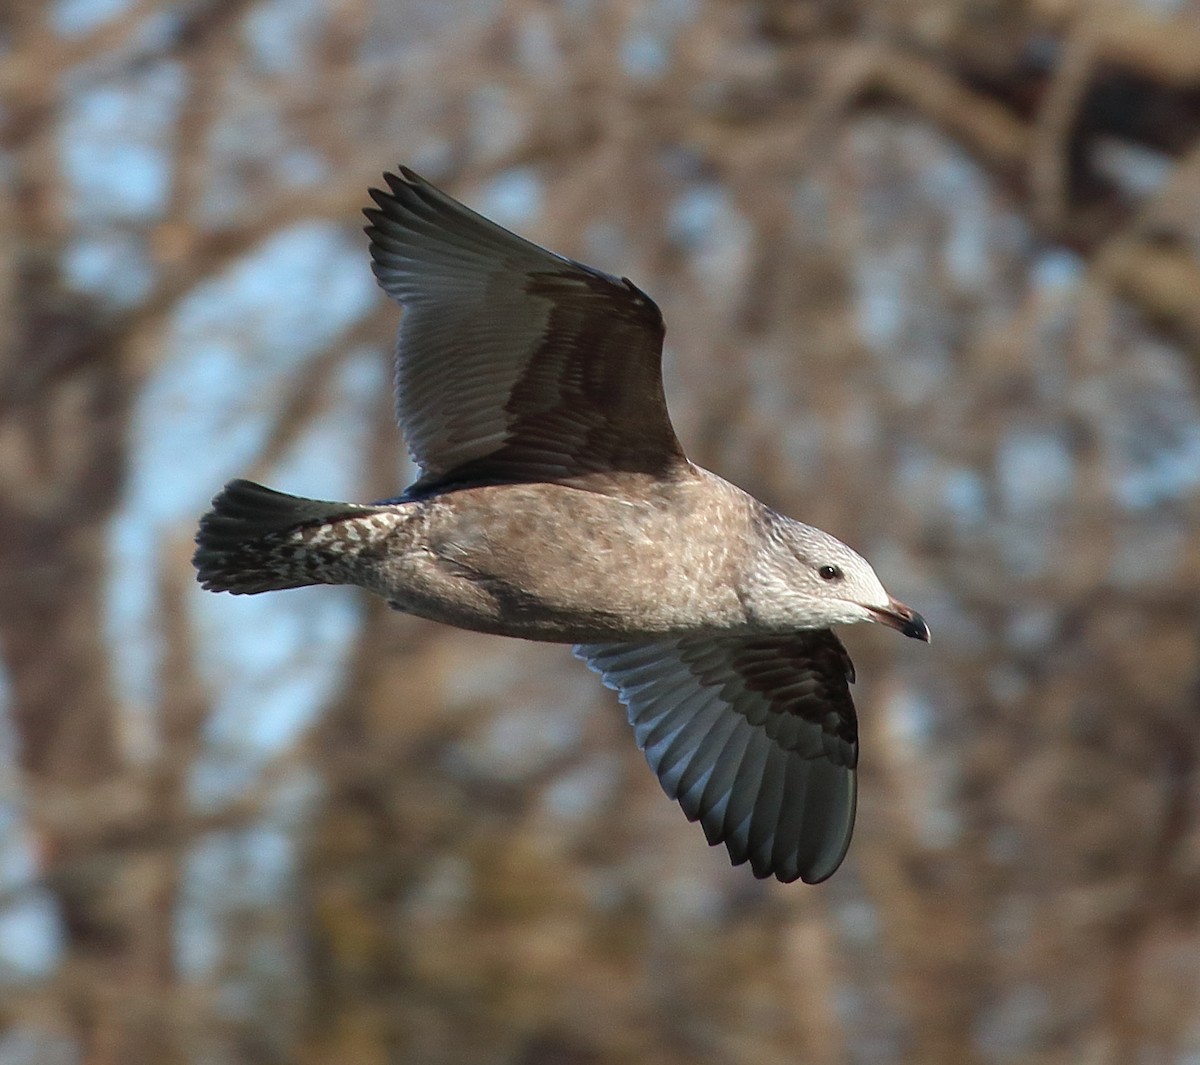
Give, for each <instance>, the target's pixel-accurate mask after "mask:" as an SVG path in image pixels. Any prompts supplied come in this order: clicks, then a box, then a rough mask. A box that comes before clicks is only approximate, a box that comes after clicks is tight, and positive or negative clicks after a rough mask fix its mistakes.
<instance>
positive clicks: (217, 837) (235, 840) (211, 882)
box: [175, 826, 295, 980]
mask: <svg viewBox="0 0 1200 1065" xmlns="http://www.w3.org/2000/svg"><path fill="white" fill-rule="evenodd" d="M294 865H295V847H294V844H293V843H292V840H291V838H290V835H289V833H288V832H287V831H285V830H281V829H279V828H277V827H274V826H259V827H256V828H251V829H245V830H243V831H239V832H221V833H213V834H212V835H211V836H209V837H207V838H206V839H204V840H202V841H201V842H200V843H198V844H197V845H196V846H195V847H193V848H192V850H191V852H190V853H189V854H188V856H187V858H186V859H185V861H184V876H183V880H182V890H181V894H180V900H179V906H178V909H177V911H176V915H175V956H176V961H177V964H178V965H179V970H180V972H181V973H182V974H183V975H184V976H185V977H187V978H191V979H196V980H200V979H204V978H206V977H211V976H213V975H214V974H215V972H216V970H217V969H218V968H219V967H221V963H222V961H223V960H224V956H225V954H226V952H227V951H230V950H232V951H234V952H237V953H239V954H240V953H242V952H243V951H244V948H245V944H244V943H241V942H231V937H230V935H229V933H230V930H231V926H232V925H234V924H235V923H236V918H237V915H238V913H239V912H242V911H245V910H247V909H250V910H261V909H262V907H263V906H265V905H269V904H271V903H273V902H276V901H277V900H278V898H279V897H280V894H281V893H282V892H284V891H285V890H286V887H287V884H288V882H289V880H290V878H291V876H292V873H293V869H294Z"/></svg>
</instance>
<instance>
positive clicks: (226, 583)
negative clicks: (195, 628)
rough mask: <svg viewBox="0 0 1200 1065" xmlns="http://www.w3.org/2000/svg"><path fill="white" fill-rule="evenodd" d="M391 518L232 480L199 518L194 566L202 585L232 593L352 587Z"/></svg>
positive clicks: (375, 510)
mask: <svg viewBox="0 0 1200 1065" xmlns="http://www.w3.org/2000/svg"><path fill="white" fill-rule="evenodd" d="M392 517H393V516H392V514H391V513H390V512H389V511H387V510H383V509H381V508H379V507H372V506H364V505H361V504H358V503H327V502H323V501H321V500H318V499H304V498H303V497H301V496H292V495H287V494H286V493H284V492H276V491H275V490H274V489H272V488H265V487H264V486H263V485H261V484H255V483H254V482H253V481H242V480H237V481H230V482H229V483H228V484H227V485H226V486H225V487H224V488H223V489H222V490H221V491H220V493H218V495H217V496H216V498H215V499H214V500H213V501H212V510H210V511H209V512H208V513H207V514H205V515H204V517H203V518H201V519H200V530H199V532H197V534H196V553H195V554H194V555H193V556H192V564H193V565H194V566H195V567H196V575H197V579H198V580H199V581H200V584H201V586H202V587H204V588H207V589H208V590H209V591H211V592H232V593H233V594H234V595H253V594H255V593H257V592H272V591H276V590H278V589H282V588H303V587H305V586H306V585H310V584H353V583H356V582H355V580H354V576H355V572H356V570H357V569H359V568H361V563H360V565H359V566H356V565H355V561H356V556H358V555H359V554H360V553H361V552H362V551H363V550H364V549H365V548H367V547H369V546H371V545H372V544H374V543H378V542H379V541H380V540H381V539H382V538H383V537H384V536H386V534H387V533H388V532H389V531H390V529H391V528H392V526H393V525H394V521H393V520H391V519H392ZM381 518H383V519H384V520H381Z"/></svg>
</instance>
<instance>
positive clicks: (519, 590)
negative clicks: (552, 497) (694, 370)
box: [387, 489, 746, 643]
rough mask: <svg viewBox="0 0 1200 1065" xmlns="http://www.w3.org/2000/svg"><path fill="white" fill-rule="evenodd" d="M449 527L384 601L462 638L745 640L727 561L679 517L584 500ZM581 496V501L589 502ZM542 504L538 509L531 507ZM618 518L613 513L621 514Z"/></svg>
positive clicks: (481, 514)
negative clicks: (459, 631)
mask: <svg viewBox="0 0 1200 1065" xmlns="http://www.w3.org/2000/svg"><path fill="white" fill-rule="evenodd" d="M508 494H509V496H510V498H508V499H507V500H505V504H504V506H503V507H502V508H499V509H498V510H494V511H489V510H488V509H487V508H484V507H478V508H476V509H474V510H469V509H467V508H465V507H462V506H461V505H460V506H459V508H458V511H457V512H456V513H451V514H449V515H442V516H440V518H441V520H435V521H434V522H431V523H430V526H429V527H428V535H427V536H426V537H425V539H424V542H423V543H422V544H421V545H420V546H419V549H418V550H417V551H416V552H414V554H413V555H410V557H409V563H410V564H409V565H406V566H405V570H406V572H405V573H404V574H403V575H402V576H401V575H399V574H398V575H397V576H398V577H400V578H401V579H398V580H396V581H394V582H389V583H391V588H389V590H388V592H387V595H388V598H389V600H391V601H392V603H393V605H395V606H396V607H397V608H398V609H400V610H404V611H405V612H407V613H412V614H417V615H419V616H422V617H428V618H432V619H434V620H437V621H442V622H445V623H447V624H451V625H457V626H459V627H460V628H466V629H474V630H477V631H482V632H490V633H495V634H498V635H504V636H519V637H523V638H525V639H532V640H547V641H553V642H559V643H579V642H592V641H611V640H621V639H637V638H653V637H661V636H666V635H672V634H683V633H688V632H698V631H705V632H717V631H740V630H741V629H742V628H743V627H744V626H745V624H746V617H745V611H744V609H743V607H742V604H741V602H740V600H739V597H738V595H737V592H736V589H735V587H734V583H735V582H734V581H733V579H732V578H731V576H730V572H729V565H728V560H727V559H726V558H725V557H724V556H723V554H722V552H721V551H720V549H719V548H718V549H717V550H714V548H713V545H712V543H711V541H710V540H704V539H703V538H700V537H689V535H688V530H687V529H686V528H680V527H679V522H678V520H677V519H675V518H674V517H673V516H671V515H667V516H665V517H664V516H663V515H661V514H659V513H655V512H649V511H636V512H631V511H630V510H629V508H628V507H627V505H625V504H614V503H612V502H611V501H607V500H604V499H602V498H597V497H594V496H593V497H590V498H589V497H587V496H586V495H585V493H579V492H575V493H572V495H571V496H570V497H568V498H567V502H569V503H570V504H571V505H573V506H574V510H573V511H572V513H571V515H570V518H571V520H570V521H569V522H568V521H564V520H563V519H562V512H561V508H560V509H559V510H557V511H555V510H553V509H549V510H548V509H547V507H546V506H545V503H546V500H545V499H544V498H539V499H536V500H531V501H529V503H530V505H527V506H520V505H513V504H514V503H520V502H522V501H521V500H514V499H513V498H511V496H513V495H515V493H514V492H513V490H511V489H510V490H509V493H508ZM580 497H583V498H580ZM535 503H536V504H540V505H533V504H535ZM616 507H620V508H621V509H619V510H616V512H615V513H614V508H616Z"/></svg>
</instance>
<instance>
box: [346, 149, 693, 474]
mask: <svg viewBox="0 0 1200 1065" xmlns="http://www.w3.org/2000/svg"><path fill="white" fill-rule="evenodd" d="M384 177H385V179H386V181H387V184H388V189H389V190H390V191H389V192H384V191H381V190H379V189H372V190H371V198H372V199H373V200H374V201H375V203H376V204H377V205H378V206H377V207H376V208H369V209H368V210H367V211H366V212H365V214H366V215H367V217H368V218H369V219H370V222H371V224H370V225H369V226H368V227H367V234H368V236H369V237H370V238H371V258H372V260H373V268H374V271H375V276H376V277H377V278H378V279H379V283H380V284H381V285H382V286H383V289H384V291H385V292H387V294H388V295H389V296H391V297H392V299H394V300H396V301H397V302H398V303H400V304H401V305H402V306H403V307H404V316H403V318H402V319H401V322H400V333H399V336H398V338H397V342H396V409H397V415H398V417H399V420H400V423H401V425H402V427H403V428H404V431H405V434H406V436H407V439H408V446H409V450H410V451H411V453H412V456H413V458H414V459H415V460H416V462H417V463H418V465H419V466H420V467H421V469H422V471H423V473H424V476H423V477H422V478H421V480H420V481H419V482H418V483H417V485H416V486H414V489H415V490H416V491H418V492H419V491H421V490H424V489H427V488H437V487H445V486H450V485H454V484H461V483H471V482H487V481H529V480H565V479H569V478H571V477H575V476H578V475H581V474H588V473H595V472H603V471H610V470H632V471H639V472H646V473H652V474H660V473H662V472H663V471H664V470H665V469H667V468H668V467H669V466H670V465H672V464H674V463H676V462H679V461H681V460H682V458H683V453H682V450H681V448H680V446H679V442H678V441H677V440H676V439H675V432H674V430H673V429H672V428H671V422H670V419H669V418H668V415H667V405H666V401H665V399H664V398H663V390H662V339H663V324H662V315H661V314H660V313H659V310H658V307H656V306H655V304H654V302H653V301H652V300H651V299H650V298H649V297H648V296H646V295H645V293H643V292H641V291H640V290H639V289H637V288H635V287H634V285H633V284H632V283H631V282H630V281H628V280H624V279H622V280H617V279H616V278H614V277H610V276H608V275H607V274H604V273H601V272H600V271H599V270H593V269H591V268H590V267H587V266H583V265H582V264H580V263H576V262H572V261H571V260H570V259H564V258H562V257H561V256H558V255H555V254H553V253H552V252H548V251H546V250H545V249H544V248H539V247H538V246H537V245H536V244H531V243H530V242H529V241H527V240H523V239H521V238H520V237H518V236H516V235H515V234H513V233H510V232H508V230H506V229H502V228H501V227H500V226H498V225H496V224H495V223H494V222H489V221H488V220H487V219H486V218H483V217H482V216H480V215H478V214H476V213H475V212H474V211H471V210H468V209H467V208H466V207H464V206H463V205H462V204H461V203H458V202H457V201H456V200H453V199H451V198H450V197H449V196H447V195H446V194H445V193H443V192H441V191H439V190H438V189H436V188H434V187H433V186H432V185H430V184H429V183H428V182H426V181H424V180H423V179H422V178H420V177H418V176H417V175H416V174H414V173H413V172H412V171H411V170H408V169H407V168H404V167H401V169H400V175H399V176H396V175H394V174H385V175H384Z"/></svg>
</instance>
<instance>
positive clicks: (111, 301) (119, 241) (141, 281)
mask: <svg viewBox="0 0 1200 1065" xmlns="http://www.w3.org/2000/svg"><path fill="white" fill-rule="evenodd" d="M62 272H63V279H64V281H65V282H66V284H67V285H68V286H70V287H71V288H73V289H75V291H77V292H83V293H87V294H88V295H89V296H94V297H95V298H96V299H98V300H99V301H101V302H102V303H106V304H108V305H109V306H111V307H114V308H128V307H134V306H136V305H137V304H139V303H141V302H142V300H144V299H145V298H146V296H148V295H149V293H150V290H151V289H152V288H153V286H154V278H155V270H154V265H153V263H151V261H150V258H149V256H148V255H147V254H146V244H145V241H144V240H142V239H141V238H140V237H138V236H136V235H135V234H133V233H129V232H120V231H117V230H107V231H104V232H98V233H97V232H93V233H85V234H84V235H81V236H79V237H76V238H75V239H74V240H72V241H70V242H69V243H68V244H67V247H66V250H65V251H64V252H63V259H62Z"/></svg>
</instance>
